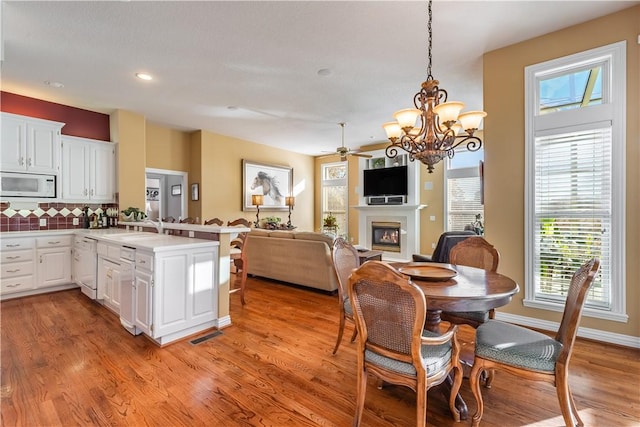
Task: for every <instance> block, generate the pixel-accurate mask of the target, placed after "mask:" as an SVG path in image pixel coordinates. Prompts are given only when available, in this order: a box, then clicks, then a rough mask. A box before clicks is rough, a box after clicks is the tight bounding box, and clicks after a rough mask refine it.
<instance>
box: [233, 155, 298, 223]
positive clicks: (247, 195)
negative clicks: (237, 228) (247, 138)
mask: <svg viewBox="0 0 640 427" xmlns="http://www.w3.org/2000/svg"><path fill="white" fill-rule="evenodd" d="M292 191H293V168H292V167H289V166H281V165H274V164H269V163H260V162H253V161H250V160H246V159H243V160H242V210H243V211H255V210H256V207H255V206H254V205H252V204H251V196H252V195H263V196H264V197H263V202H264V204H263V205H260V209H261V210H262V209H266V210H282V211H286V210H288V209H289V208H288V206H286V204H285V198H286V197H287V196H291V195H292Z"/></svg>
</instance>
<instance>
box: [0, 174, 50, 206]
mask: <svg viewBox="0 0 640 427" xmlns="http://www.w3.org/2000/svg"><path fill="white" fill-rule="evenodd" d="M0 196H1V197H2V198H5V197H28V198H32V199H42V198H47V199H55V197H56V176H55V175H40V174H35V173H19V172H0Z"/></svg>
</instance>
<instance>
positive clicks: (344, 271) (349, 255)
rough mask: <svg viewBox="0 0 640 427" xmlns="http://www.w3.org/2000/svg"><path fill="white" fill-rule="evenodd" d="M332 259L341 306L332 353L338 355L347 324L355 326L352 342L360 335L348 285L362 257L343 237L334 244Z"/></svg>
mask: <svg viewBox="0 0 640 427" xmlns="http://www.w3.org/2000/svg"><path fill="white" fill-rule="evenodd" d="M331 259H332V261H333V267H334V269H335V271H336V276H337V277H338V302H339V304H340V326H339V328H338V339H337V340H336V345H335V347H334V348H333V353H332V354H336V352H337V351H338V347H340V342H341V341H342V335H343V334H344V326H345V324H346V322H349V323H350V324H351V325H352V326H353V335H352V336H351V342H354V341H355V339H356V336H357V334H358V330H357V329H356V328H355V321H354V320H353V309H352V307H351V302H350V301H349V293H348V292H347V284H348V282H349V275H350V274H351V272H352V271H353V270H355V269H356V268H358V267H359V266H360V257H359V256H358V251H357V250H356V248H354V247H353V245H352V244H350V243H349V242H347V241H346V240H345V239H344V238H342V237H337V238H336V239H335V240H334V242H333V250H332V253H331Z"/></svg>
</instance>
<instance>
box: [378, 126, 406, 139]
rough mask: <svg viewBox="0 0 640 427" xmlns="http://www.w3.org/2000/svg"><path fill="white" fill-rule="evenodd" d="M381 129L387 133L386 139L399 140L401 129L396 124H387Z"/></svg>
mask: <svg viewBox="0 0 640 427" xmlns="http://www.w3.org/2000/svg"><path fill="white" fill-rule="evenodd" d="M382 128H383V129H384V131H385V132H386V133H387V138H389V139H392V138H400V136H402V129H401V128H400V125H398V122H387V123H385V124H383V125H382Z"/></svg>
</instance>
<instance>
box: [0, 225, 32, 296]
mask: <svg viewBox="0 0 640 427" xmlns="http://www.w3.org/2000/svg"><path fill="white" fill-rule="evenodd" d="M35 247H36V240H35V239H34V238H31V237H25V238H11V239H2V242H1V248H2V260H1V268H2V270H1V271H0V275H1V276H0V295H6V294H13V293H17V292H26V291H30V290H32V289H33V288H34V286H35V285H36V281H35V273H36V272H35V269H34V268H33V265H34V263H33V259H34V257H35Z"/></svg>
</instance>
